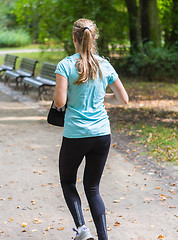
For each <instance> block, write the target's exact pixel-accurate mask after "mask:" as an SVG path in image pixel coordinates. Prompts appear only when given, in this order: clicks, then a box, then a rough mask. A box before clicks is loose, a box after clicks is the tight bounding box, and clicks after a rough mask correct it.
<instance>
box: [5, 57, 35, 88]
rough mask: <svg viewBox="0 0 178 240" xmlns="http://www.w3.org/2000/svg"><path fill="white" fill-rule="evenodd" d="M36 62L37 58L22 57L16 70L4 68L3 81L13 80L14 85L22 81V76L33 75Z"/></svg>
mask: <svg viewBox="0 0 178 240" xmlns="http://www.w3.org/2000/svg"><path fill="white" fill-rule="evenodd" d="M37 63H38V61H37V60H33V59H28V58H22V60H21V63H20V67H19V69H18V70H17V71H10V70H6V72H5V83H7V82H9V81H12V80H15V82H16V87H17V88H18V85H19V83H21V82H22V79H23V78H24V77H33V76H34V73H35V67H36V64H37Z"/></svg>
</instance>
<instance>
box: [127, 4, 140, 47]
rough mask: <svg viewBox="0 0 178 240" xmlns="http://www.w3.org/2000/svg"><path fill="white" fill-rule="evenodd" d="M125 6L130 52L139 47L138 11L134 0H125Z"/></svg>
mask: <svg viewBox="0 0 178 240" xmlns="http://www.w3.org/2000/svg"><path fill="white" fill-rule="evenodd" d="M126 6H127V10H128V15H129V32H130V43H131V52H133V51H138V49H139V48H140V40H141V39H140V23H139V12H138V6H137V1H136V0H126Z"/></svg>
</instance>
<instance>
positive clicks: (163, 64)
mask: <svg viewBox="0 0 178 240" xmlns="http://www.w3.org/2000/svg"><path fill="white" fill-rule="evenodd" d="M120 67H121V68H122V69H123V71H125V72H126V73H127V74H131V75H133V76H144V77H147V78H148V80H150V81H152V80H153V79H154V80H161V81H162V80H167V79H168V78H172V79H177V74H178V51H177V48H176V47H171V48H154V47H153V45H152V43H147V44H146V45H145V48H144V51H142V52H135V53H133V54H132V55H129V56H128V57H126V58H123V59H121V60H120Z"/></svg>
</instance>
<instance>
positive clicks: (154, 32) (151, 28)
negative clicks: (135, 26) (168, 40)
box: [140, 0, 161, 47]
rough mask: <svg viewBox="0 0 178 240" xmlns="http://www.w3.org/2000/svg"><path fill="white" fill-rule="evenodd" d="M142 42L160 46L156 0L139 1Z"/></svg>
mask: <svg viewBox="0 0 178 240" xmlns="http://www.w3.org/2000/svg"><path fill="white" fill-rule="evenodd" d="M140 11H141V33H142V42H143V44H144V43H146V42H150V41H151V42H153V44H154V46H155V47H159V46H160V45H161V36H160V35H161V34H160V26H159V17H158V7H157V1H156V0H140Z"/></svg>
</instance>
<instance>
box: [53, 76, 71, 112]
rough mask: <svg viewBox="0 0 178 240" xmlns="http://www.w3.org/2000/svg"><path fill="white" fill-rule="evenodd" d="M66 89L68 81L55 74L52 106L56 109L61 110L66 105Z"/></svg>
mask: <svg viewBox="0 0 178 240" xmlns="http://www.w3.org/2000/svg"><path fill="white" fill-rule="evenodd" d="M67 88H68V80H67V78H65V77H63V76H62V75H60V74H58V73H56V86H55V90H54V97H53V100H54V105H55V106H56V107H57V108H61V107H63V106H64V105H65V104H66V101H67Z"/></svg>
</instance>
